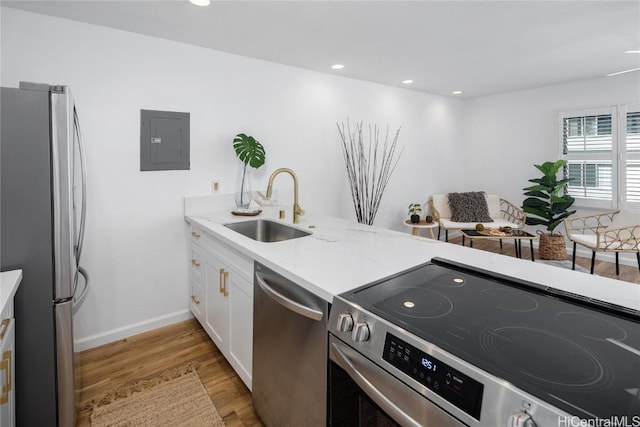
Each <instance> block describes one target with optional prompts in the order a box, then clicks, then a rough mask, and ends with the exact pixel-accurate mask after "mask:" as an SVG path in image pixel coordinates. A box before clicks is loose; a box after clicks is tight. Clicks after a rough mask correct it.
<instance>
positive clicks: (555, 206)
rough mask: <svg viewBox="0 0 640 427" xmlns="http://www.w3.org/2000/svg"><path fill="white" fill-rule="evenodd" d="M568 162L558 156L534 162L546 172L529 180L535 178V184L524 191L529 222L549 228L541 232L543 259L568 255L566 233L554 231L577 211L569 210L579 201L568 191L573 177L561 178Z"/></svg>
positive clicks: (525, 208)
mask: <svg viewBox="0 0 640 427" xmlns="http://www.w3.org/2000/svg"><path fill="white" fill-rule="evenodd" d="M566 163H567V161H566V160H558V161H556V162H544V163H543V164H541V165H534V166H535V167H536V168H537V169H538V170H539V171H540V172H542V177H541V178H533V179H530V180H529V182H533V183H534V185H532V186H530V187H527V188H524V189H523V190H525V193H524V195H525V196H527V198H526V199H524V202H523V203H522V210H523V211H524V212H526V213H527V214H528V215H527V219H526V224H527V225H543V226H545V227H546V229H547V233H543V232H542V231H540V230H538V234H539V235H540V244H539V246H538V254H539V256H540V258H542V259H554V260H561V259H565V258H566V257H567V249H566V245H565V240H564V236H563V235H562V234H560V233H554V230H555V228H556V227H557V226H558V225H560V223H561V222H562V220H564V219H565V218H567V217H569V216H570V215H573V214H574V213H575V212H576V211H575V210H573V211H570V210H569V208H570V207H571V205H573V202H574V201H575V200H574V198H573V197H571V196H570V195H568V194H566V188H567V184H568V182H569V179H561V180H558V178H557V175H558V171H559V170H560V168H562V167H564V166H565V165H566ZM529 215H531V216H529Z"/></svg>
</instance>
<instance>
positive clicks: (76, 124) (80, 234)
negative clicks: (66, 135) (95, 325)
mask: <svg viewBox="0 0 640 427" xmlns="http://www.w3.org/2000/svg"><path fill="white" fill-rule="evenodd" d="M73 127H74V131H75V134H76V137H77V139H78V152H79V154H80V172H81V176H82V190H81V194H82V205H81V207H80V227H79V230H78V243H77V246H76V250H75V255H76V265H77V266H78V267H80V254H81V253H82V244H83V242H84V228H85V223H86V217H87V161H86V157H85V149H84V142H83V141H82V133H81V132H80V120H79V119H78V112H77V110H76V108H75V105H74V107H73ZM84 276H85V277H86V275H84ZM87 283H88V282H87ZM83 292H84V291H83Z"/></svg>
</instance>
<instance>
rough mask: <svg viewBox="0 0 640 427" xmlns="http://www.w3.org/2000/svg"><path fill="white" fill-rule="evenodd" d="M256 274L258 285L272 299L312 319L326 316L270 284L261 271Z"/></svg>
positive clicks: (316, 319)
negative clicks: (285, 294)
mask: <svg viewBox="0 0 640 427" xmlns="http://www.w3.org/2000/svg"><path fill="white" fill-rule="evenodd" d="M255 276H256V282H257V283H258V286H260V289H262V290H263V291H264V293H265V294H267V295H268V296H269V297H270V298H271V299H272V300H274V301H275V302H277V303H279V304H280V305H282V306H283V307H286V308H288V309H289V310H291V311H293V312H295V313H298V314H299V315H301V316H304V317H306V318H309V319H311V320H315V321H317V322H319V321H321V320H322V318H323V317H324V313H323V312H322V311H320V310H316V309H314V308H311V307H307V306H306V305H304V304H301V303H299V302H297V301H294V300H292V299H291V298H288V297H286V296H284V295H282V294H281V293H279V292H278V291H276V290H275V289H273V288H272V287H271V286H269V284H268V283H267V281H266V280H265V279H264V276H263V275H262V274H261V273H255Z"/></svg>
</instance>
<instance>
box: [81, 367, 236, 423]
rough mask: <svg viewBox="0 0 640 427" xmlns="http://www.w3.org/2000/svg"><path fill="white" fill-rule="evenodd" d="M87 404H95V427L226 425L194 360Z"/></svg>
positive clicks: (93, 414)
mask: <svg viewBox="0 0 640 427" xmlns="http://www.w3.org/2000/svg"><path fill="white" fill-rule="evenodd" d="M85 406H91V407H93V413H92V414H91V426H92V427H107V426H121V427H124V426H127V427H128V426H131V427H133V426H136V427H138V426H149V427H152V426H153V427H156V426H167V427H169V426H171V427H174V426H181V427H183V426H184V427H191V426H192V427H204V426H211V427H222V426H224V421H223V420H222V417H220V415H219V414H218V411H217V410H216V408H215V406H214V405H213V403H211V399H210V398H209V395H208V394H207V391H206V390H205V388H204V386H203V385H202V382H201V381H200V377H199V376H198V372H197V371H196V365H195V364H193V363H192V364H189V365H186V366H183V367H180V368H176V369H172V370H170V371H166V372H164V373H162V374H161V375H159V376H158V377H155V378H151V379H148V380H142V381H136V382H133V383H130V384H127V385H124V386H122V387H120V388H118V389H116V390H113V391H111V392H109V393H107V394H105V396H104V397H102V398H100V399H94V400H93V401H92V402H90V403H88V404H87V405H85Z"/></svg>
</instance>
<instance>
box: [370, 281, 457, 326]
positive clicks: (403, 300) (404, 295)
mask: <svg viewBox="0 0 640 427" xmlns="http://www.w3.org/2000/svg"><path fill="white" fill-rule="evenodd" d="M397 290H398V291H399V292H397V293H396V294H395V295H393V296H392V297H390V298H387V299H385V300H383V301H380V302H379V303H377V304H374V307H378V308H379V309H381V310H383V311H387V310H389V311H392V312H393V313H395V314H397V315H399V316H406V317H412V318H416V319H436V318H439V317H443V316H446V315H447V314H449V313H451V311H452V310H453V303H452V302H451V300H450V299H449V297H447V296H446V295H444V294H442V293H441V292H438V291H435V290H433V289H428V288H416V287H412V286H407V287H399V288H398V289H397Z"/></svg>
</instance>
